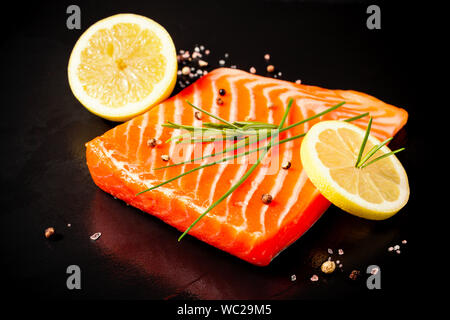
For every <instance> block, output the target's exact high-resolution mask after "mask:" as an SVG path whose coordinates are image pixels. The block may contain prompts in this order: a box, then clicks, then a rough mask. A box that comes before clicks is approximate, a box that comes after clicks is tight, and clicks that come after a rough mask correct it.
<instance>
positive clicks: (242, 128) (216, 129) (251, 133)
mask: <svg viewBox="0 0 450 320" xmlns="http://www.w3.org/2000/svg"><path fill="white" fill-rule="evenodd" d="M187 102H188V104H189V105H190V106H192V107H193V108H195V109H196V110H198V111H201V112H203V113H205V114H207V115H209V116H212V117H213V118H215V119H217V120H219V121H221V122H222V123H221V124H217V123H204V124H203V125H204V127H201V128H198V127H193V126H184V125H178V124H175V123H171V122H169V123H168V124H165V125H164V126H166V127H169V128H174V129H184V130H187V131H188V133H187V134H184V135H181V136H178V137H173V138H171V139H170V140H175V139H176V138H183V139H184V138H189V137H191V138H192V137H196V136H200V137H201V138H203V137H204V136H209V135H210V134H213V135H216V137H217V136H218V135H222V134H223V133H224V132H226V133H227V134H231V135H232V137H233V138H243V139H242V140H240V141H237V142H236V143H235V144H234V145H233V146H232V147H231V148H227V149H225V150H222V151H220V152H216V153H212V154H210V155H207V156H204V157H201V158H196V159H193V160H189V161H184V162H180V163H176V164H172V165H169V166H166V167H160V168H155V170H157V169H162V168H169V167H173V166H176V165H180V164H187V163H191V162H194V161H197V160H203V159H205V158H208V157H213V156H215V155H218V154H222V153H226V152H230V151H237V150H238V149H240V148H242V147H245V146H248V145H249V144H252V143H254V142H255V141H256V142H259V141H260V139H259V138H260V135H261V133H262V132H263V133H266V136H265V137H264V138H267V139H270V140H268V141H269V142H268V144H267V145H266V146H263V147H260V148H257V149H253V150H248V151H246V152H242V153H234V154H233V155H232V156H229V157H225V158H223V159H220V160H217V161H214V162H211V163H208V164H204V165H201V166H198V167H196V168H193V169H191V170H188V171H186V172H184V173H182V174H180V175H178V176H176V177H173V178H171V179H169V180H167V181H164V182H162V183H160V184H158V185H156V186H153V187H151V188H148V189H146V190H144V191H141V192H139V193H138V194H137V195H140V194H142V193H144V192H147V191H151V190H153V189H156V188H158V187H160V186H163V185H165V184H167V183H170V182H172V181H174V180H176V179H178V178H181V177H183V176H185V175H188V174H190V173H192V172H195V171H197V170H201V169H203V168H206V167H209V166H213V165H215V164H218V163H221V162H226V161H229V160H231V159H235V158H237V157H241V156H245V155H248V154H250V153H253V152H258V151H263V152H262V153H261V155H260V156H259V158H258V159H257V162H256V163H255V164H254V165H253V166H252V167H251V168H250V169H249V170H248V171H247V172H246V173H245V174H244V176H242V177H241V179H240V180H239V181H238V182H237V183H236V184H234V185H233V186H232V187H231V188H230V189H229V190H228V191H227V192H226V193H225V194H224V195H222V197H220V198H219V199H218V200H217V201H215V202H214V203H213V204H212V205H211V206H210V207H209V208H208V209H206V210H205V212H203V213H202V214H201V215H200V216H199V217H198V218H197V219H196V220H195V221H194V222H193V223H192V224H191V225H190V226H189V227H188V228H187V229H186V231H185V232H184V233H183V234H182V235H181V236H180V237H179V239H178V240H179V241H180V240H181V239H182V238H183V237H184V236H185V235H186V234H187V233H188V232H189V231H190V230H191V229H192V228H193V227H194V226H195V224H196V223H197V222H198V221H200V219H201V218H203V217H204V216H205V215H206V214H207V213H208V212H210V211H211V210H212V209H214V208H215V207H216V206H217V205H218V204H220V203H221V202H222V201H223V200H224V199H226V198H227V197H228V196H229V195H230V194H231V193H232V192H234V191H235V190H236V189H237V188H238V187H239V186H240V185H241V184H242V183H243V182H244V181H245V180H246V179H247V178H248V177H249V176H250V175H251V174H252V172H253V171H254V170H255V169H256V168H257V166H258V165H259V164H260V163H261V161H262V159H263V158H264V157H265V155H266V154H267V153H268V152H269V150H270V149H271V147H273V146H276V145H278V144H282V143H286V142H288V141H292V140H295V139H298V138H301V137H303V136H305V135H306V132H305V133H302V134H299V135H296V136H293V137H290V138H286V139H283V140H281V141H278V140H275V139H276V137H277V136H278V135H279V134H280V133H281V132H284V131H286V130H289V129H291V128H294V127H296V126H299V125H301V124H303V123H305V122H307V121H311V120H313V119H316V118H318V117H320V116H322V115H324V114H326V113H328V112H331V111H333V110H335V109H337V108H339V107H340V106H342V105H343V104H344V103H345V102H341V103H339V104H337V105H335V106H333V107H331V108H329V109H327V110H324V111H322V112H320V113H318V114H316V115H314V116H312V117H309V118H307V119H304V120H302V121H299V122H297V123H294V124H291V125H289V126H287V127H284V123H285V121H286V119H287V116H288V113H289V111H290V109H291V107H292V103H293V100H292V99H290V100H289V103H288V106H287V108H286V110H285V113H284V114H283V118H282V120H281V122H280V124H279V125H278V126H277V125H273V124H267V123H263V122H251V121H235V122H233V123H231V122H228V121H226V120H224V119H221V118H220V117H217V116H214V115H213V114H211V113H209V112H207V111H205V110H203V109H201V108H198V107H196V106H194V105H192V104H191V103H190V102H189V101H187ZM367 114H368V113H364V114H361V115H357V116H355V117H352V118H349V119H345V120H344V121H348V122H350V121H354V120H357V119H360V118H362V117H364V116H367ZM275 128H277V129H278V130H277V132H276V133H275V134H274V135H273V136H270V131H269V130H270V129H275ZM196 129H200V130H198V131H196ZM255 131H256V133H255ZM267 134H268V135H269V137H267ZM252 137H256V139H255V138H252ZM250 138H252V139H250ZM210 139H211V140H214V139H215V137H213V138H211V137H210ZM192 140H194V141H195V140H199V142H200V141H203V142H204V141H205V140H204V139H191V140H190V141H192ZM250 141H252V142H250ZM375 160H377V159H375ZM375 160H374V161H375Z"/></svg>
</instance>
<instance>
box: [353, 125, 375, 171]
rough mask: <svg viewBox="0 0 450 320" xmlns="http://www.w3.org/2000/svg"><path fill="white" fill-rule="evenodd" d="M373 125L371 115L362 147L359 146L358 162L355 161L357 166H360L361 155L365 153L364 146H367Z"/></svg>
mask: <svg viewBox="0 0 450 320" xmlns="http://www.w3.org/2000/svg"><path fill="white" fill-rule="evenodd" d="M371 126H372V117H370V119H369V124H368V125H367V130H366V133H365V134H364V139H363V141H362V143H361V147H360V148H359V154H358V159H357V160H356V163H355V168H359V164H360V161H361V157H362V155H363V152H364V148H365V147H366V143H367V139H369V133H370V127H371Z"/></svg>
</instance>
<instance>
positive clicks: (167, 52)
mask: <svg viewBox="0 0 450 320" xmlns="http://www.w3.org/2000/svg"><path fill="white" fill-rule="evenodd" d="M68 77H69V84H70V87H71V89H72V92H73V93H74V95H75V96H76V98H77V99H78V100H79V101H80V102H81V103H82V104H83V105H84V106H85V107H86V108H87V109H88V110H89V111H91V112H92V113H94V114H96V115H98V116H100V117H103V118H106V119H109V120H113V121H125V120H128V119H130V118H132V117H134V116H136V115H138V114H141V113H143V112H145V111H146V110H148V109H149V108H151V107H152V106H154V105H156V104H157V103H158V102H160V101H162V100H164V99H166V98H167V97H168V96H169V95H170V94H171V92H172V90H173V88H174V86H175V82H176V77H177V58H176V50H175V46H174V44H173V41H172V39H171V37H170V35H169V33H168V32H167V31H166V30H165V29H164V28H163V27H162V26H161V25H159V24H158V23H156V22H155V21H153V20H151V19H149V18H146V17H143V16H139V15H135V14H118V15H115V16H111V17H108V18H106V19H103V20H100V21H98V22H97V23H95V24H94V25H92V26H91V27H89V29H87V30H86V31H85V32H84V33H83V35H82V36H81V37H80V39H79V40H78V41H77V43H76V44H75V47H74V48H73V50H72V54H71V56H70V60H69V66H68Z"/></svg>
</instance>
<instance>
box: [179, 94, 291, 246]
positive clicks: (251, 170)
mask: <svg viewBox="0 0 450 320" xmlns="http://www.w3.org/2000/svg"><path fill="white" fill-rule="evenodd" d="M293 102H294V100H293V99H290V100H289V103H288V105H287V108H286V110H285V112H284V115H283V119H282V120H281V122H280V125H279V126H278V130H280V129H281V128H282V127H283V126H284V122H285V121H286V118H287V115H288V113H289V111H290V110H291V107H292V103H293ZM278 135H279V131H278V132H277V133H276V134H275V135H274V136H273V138H274V139H275V138H276V137H277V136H278ZM272 142H273V140H270V141H269V144H268V145H267V148H266V149H265V150H264V151H263V152H262V153H261V155H260V156H259V158H258V160H257V161H256V163H255V164H253V165H252V166H251V168H250V169H249V170H248V171H247V172H246V173H245V174H244V175H243V176H242V178H240V179H239V181H238V182H237V183H235V184H234V185H233V186H232V187H231V188H230V189H229V190H228V191H227V192H225V194H224V195H223V196H221V197H220V198H219V199H217V201H216V202H214V203H213V204H212V205H211V206H209V208H208V209H206V211H205V212H203V213H202V214H201V215H200V216H199V217H198V218H197V219H196V220H195V221H194V222H193V223H192V224H191V225H190V226H189V227H188V228H187V229H186V231H184V232H183V234H182V235H181V236H180V237H179V238H178V241H180V240H181V239H183V237H184V236H185V235H186V234H187V233H188V232H189V231H190V230H191V229H192V228H193V227H194V226H195V225H196V224H197V222H199V221H200V219H202V218H203V217H204V216H205V215H206V214H207V213H208V212H210V211H211V210H212V209H214V208H215V207H216V206H217V205H218V204H219V203H221V202H222V201H223V200H224V199H226V198H227V197H228V196H229V195H230V194H231V193H233V192H234V190H236V189H237V188H239V186H240V185H241V184H242V183H243V182H244V181H245V180H247V178H248V177H249V176H250V175H251V174H252V172H253V171H254V170H255V169H256V167H258V165H259V164H260V163H261V161H262V159H263V158H264V157H265V156H266V154H267V153H268V152H269V150H270V148H271V147H272Z"/></svg>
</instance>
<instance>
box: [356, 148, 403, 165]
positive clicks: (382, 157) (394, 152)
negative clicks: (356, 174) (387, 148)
mask: <svg viewBox="0 0 450 320" xmlns="http://www.w3.org/2000/svg"><path fill="white" fill-rule="evenodd" d="M403 150H405V148H400V149H397V150H395V151H391V152H388V153H385V154H383V155H382V156H379V157H378V158H375V159H373V160H372V161H370V162H368V163H366V164H363V165H362V166H361V169H362V168H365V167H367V166H368V165H371V164H372V163H374V162H376V161H378V160H381V159H384V158H386V157H389V156H392V155H393V154H396V153H399V152H400V151H403Z"/></svg>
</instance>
